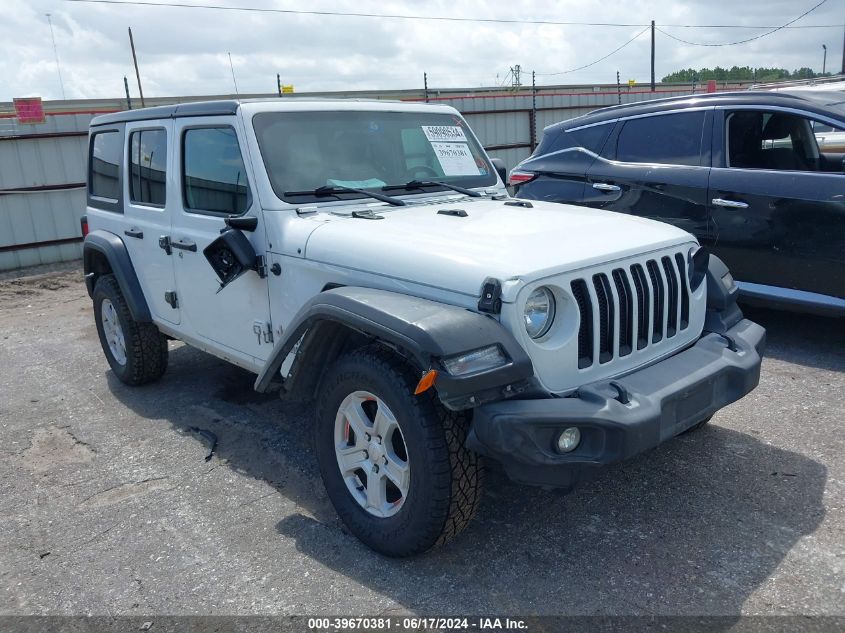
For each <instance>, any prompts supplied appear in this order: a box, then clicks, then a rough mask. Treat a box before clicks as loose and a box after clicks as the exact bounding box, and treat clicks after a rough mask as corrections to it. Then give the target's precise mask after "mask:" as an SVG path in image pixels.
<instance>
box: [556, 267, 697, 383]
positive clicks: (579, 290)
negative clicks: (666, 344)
mask: <svg viewBox="0 0 845 633" xmlns="http://www.w3.org/2000/svg"><path fill="white" fill-rule="evenodd" d="M571 288H572V295H573V296H574V298H575V301H576V303H577V304H578V311H579V313H580V315H581V324H580V326H579V330H578V368H579V369H585V368H587V367H592V366H593V365H594V364H596V363H599V364H604V363H607V362H610V361H611V360H613V358H614V357H615V356H616V355H617V354H618V357H619V358H623V357H625V356H628V355H630V354H632V353H635V352H638V351H640V350H643V349H646V348H647V347H649V346H650V345H654V344H657V343H659V342H660V341H662V340H664V339H671V338H673V337H674V336H675V335H677V334H678V332H680V331H683V330H685V329H686V328H687V327H688V326H689V310H690V296H689V286H688V284H687V264H686V259H685V257H684V255H683V254H681V253H674V254H671V255H668V254H667V255H663V256H659V257H655V258H653V259H649V260H646V261H645V262H644V263H635V264H631V265H627V266H624V267H619V268H614V269H613V270H612V271H611V272H610V274H609V275H608V274H606V273H603V272H602V273H596V274H594V275H592V276H590V277H584V278H580V279H575V280H573V281H572V283H571Z"/></svg>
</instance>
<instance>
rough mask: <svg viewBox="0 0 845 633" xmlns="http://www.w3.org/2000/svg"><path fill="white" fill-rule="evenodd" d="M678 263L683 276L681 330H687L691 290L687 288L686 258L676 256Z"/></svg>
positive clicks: (678, 254)
mask: <svg viewBox="0 0 845 633" xmlns="http://www.w3.org/2000/svg"><path fill="white" fill-rule="evenodd" d="M675 261H676V262H677V263H678V272H679V273H680V275H681V329H682V330H686V329H687V326H688V325H689V288H688V287H687V268H686V262H684V256H683V255H681V254H680V253H677V254H676V255H675Z"/></svg>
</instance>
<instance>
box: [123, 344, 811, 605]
mask: <svg viewBox="0 0 845 633" xmlns="http://www.w3.org/2000/svg"><path fill="white" fill-rule="evenodd" d="M253 379H254V377H253V376H252V375H251V374H249V373H248V372H245V371H243V370H240V369H238V368H236V367H234V366H232V365H229V364H228V363H225V362H224V361H221V360H218V359H216V358H213V357H211V356H209V355H206V354H203V353H201V352H198V351H196V350H193V349H191V348H189V347H185V346H183V347H178V348H176V349H173V350H172V351H171V369H170V371H168V373H167V374H166V375H165V377H164V379H163V380H162V381H161V382H160V383H157V384H155V385H151V386H149V387H146V388H143V389H132V388H129V387H126V386H124V385H122V384H121V383H120V382H119V381H117V379H116V378H115V377H114V376H113V375H111V373H110V372H109V378H108V380H109V386H110V388H111V391H112V393H113V394H114V395H115V397H117V398H118V399H119V400H120V401H121V402H123V403H124V404H125V405H126V406H128V407H129V408H131V409H132V410H133V411H135V412H136V413H137V414H138V415H140V416H142V417H146V418H153V419H166V420H167V421H169V422H170V424H172V425H173V427H174V428H175V429H177V430H178V431H180V432H190V429H191V428H193V427H198V426H199V427H202V428H204V429H207V430H209V431H212V432H213V433H214V434H216V435H217V437H218V445H217V456H218V458H220V459H222V460H225V461H226V463H227V464H228V466H229V467H230V468H232V469H234V470H236V471H237V472H239V473H242V474H244V475H247V476H249V477H253V478H255V479H259V480H263V481H267V482H269V483H271V484H272V485H273V486H275V487H276V489H277V491H278V494H280V495H284V496H286V497H287V498H289V499H291V500H293V501H294V502H295V503H296V506H297V507H298V508H299V510H297V511H295V512H294V513H292V514H289V515H287V516H284V517H280V521H279V523H278V525H277V530H278V532H279V533H280V534H281V535H282V536H284V537H285V538H289V539H293V540H294V541H295V544H296V547H297V550H298V551H300V552H302V553H303V554H305V555H307V556H309V557H312V558H313V559H315V560H317V561H319V562H320V563H321V564H322V565H324V566H326V567H327V568H329V569H331V570H334V571H336V572H338V573H340V574H343V575H344V576H346V577H348V578H350V579H352V580H353V581H355V582H357V583H360V584H362V585H364V586H367V587H368V588H370V589H371V590H373V591H375V592H377V593H379V594H382V595H384V596H386V597H389V598H390V599H391V600H393V601H395V603H397V604H399V605H401V607H400V608H399V609H398V611H397V612H390V613H391V614H392V613H401V612H403V611H405V610H407V611H410V612H415V613H423V614H431V615H456V614H482V615H483V614H502V613H506V614H514V615H529V614H532V615H558V614H572V615H594V614H596V615H632V614H637V615H653V614H694V615H709V614H713V615H717V614H718V615H732V616H733V615H738V614H739V613H740V612H741V609H742V607H743V604H744V603H745V602H746V600H747V599H748V597H749V596H750V594H751V593H753V592H754V591H755V590H756V589H757V588H759V587H760V586H761V585H763V584H764V582H765V581H766V580H767V579H768V578H769V577H770V576H771V575H772V574H773V573H774V572H775V570H776V569H777V567H778V566H779V564H780V563H781V561H782V560H783V559H784V557H785V556H786V554H787V553H788V552H789V551H790V549H791V548H792V547H793V546H795V544H796V543H797V542H798V540H799V539H801V537H802V536H805V535H808V534H810V533H812V532H813V531H814V530H815V529H816V527H817V526H818V525H819V523H820V522H821V520H822V518H823V517H824V507H823V504H822V495H823V492H824V488H825V482H826V478H827V471H826V469H825V467H824V466H823V465H821V464H819V463H817V462H815V461H813V460H812V459H809V458H807V457H805V456H803V455H800V454H798V453H794V452H790V451H786V450H782V449H779V448H776V447H774V446H771V445H767V444H765V443H763V442H760V441H758V440H757V439H755V438H754V437H752V436H751V435H747V434H743V433H738V432H736V431H732V430H729V429H726V428H722V427H719V426H718V425H710V426H708V427H705V428H704V429H702V430H700V431H697V432H694V433H689V434H686V435H683V436H681V437H679V438H677V439H676V440H674V441H672V442H670V443H668V444H666V445H664V446H663V447H660V448H658V449H656V450H654V451H651V452H650V453H648V454H646V455H643V456H641V457H640V458H638V459H635V460H632V461H630V462H627V463H625V464H620V465H617V466H614V467H611V468H609V469H607V470H606V471H605V472H604V473H603V475H602V476H601V477H600V478H599V479H597V480H594V481H592V482H589V483H586V484H584V485H582V487H580V488H579V489H578V490H576V491H575V492H573V493H571V494H569V495H564V494H561V493H559V492H555V491H544V490H540V489H534V488H527V487H521V486H518V485H515V484H512V483H510V482H509V481H508V480H506V479H505V478H504V477H503V476H502V475H500V474H498V473H497V472H492V473H491V474H490V476H489V477H488V482H487V484H488V485H487V487H486V492H485V495H484V498H483V501H482V504H481V507H480V510H479V512H478V515H477V517H476V519H475V521H474V522H473V523H472V524H471V525H470V527H469V528H468V529H467V531H466V532H464V533H463V534H462V535H461V536H460V537H459V538H458V539H457V540H456V541H454V542H453V543H451V544H448V545H446V546H444V547H441V548H439V549H435V550H432V551H431V552H429V553H426V554H424V555H422V556H418V557H416V558H413V559H406V560H397V559H388V558H385V557H383V556H380V555H378V554H376V553H374V552H372V551H371V550H369V549H368V548H366V547H365V546H364V545H362V544H361V543H360V542H358V541H357V540H356V539H355V538H354V537H353V536H352V535H351V534H349V533H348V532H347V531H346V530H345V529H344V528H343V526H342V524H341V523H340V521H339V520H338V519H337V516H336V515H335V513H334V511H333V510H332V508H331V506H330V505H329V503H328V501H327V500H326V498H325V494H324V493H323V492H322V490H320V493H321V494H315V490H316V489H317V488H318V487H319V483H315V482H318V473H317V468H316V464H315V463H314V460H313V458H312V457H311V450H310V446H311V439H310V421H311V409H310V407H307V406H305V405H298V404H286V403H283V402H280V401H279V400H278V398H277V397H276V396H268V395H261V394H256V393H254V392H253V391H252V382H253ZM758 606H759V605H758ZM326 608H328V607H326ZM763 608H765V609H771V610H772V611H774V612H777V610H778V605H777V604H770V605H769V606H768V607H765V606H764V607H763Z"/></svg>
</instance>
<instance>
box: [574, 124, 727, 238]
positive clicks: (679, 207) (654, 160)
mask: <svg viewBox="0 0 845 633" xmlns="http://www.w3.org/2000/svg"><path fill="white" fill-rule="evenodd" d="M711 117H712V111H710V110H695V111H689V112H677V113H670V114H660V115H653V116H645V117H637V118H633V119H629V120H627V121H623V122H620V123H619V124H617V126H616V128H615V129H614V131H613V133H612V134H611V136H610V138H609V139H608V140H607V143H606V144H605V148H604V150H603V151H602V156H600V157H599V158H597V159H596V161H595V162H594V163H593V164H592V165H591V166H590V168H589V169H588V170H587V182H586V186H585V188H584V201H585V203H586V204H587V205H589V206H592V207H596V208H599V209H607V210H610V211H619V212H621V213H630V214H631V215H638V216H641V217H644V218H650V219H652V220H658V221H661V222H668V223H669V224H674V225H675V226H677V227H679V228H681V229H684V230H685V231H688V232H690V233H692V234H693V235H695V236H696V237H697V238H698V239H699V241H700V242H701V243H703V244H706V243H707V242H708V240H709V237H710V231H709V226H708V213H707V179H708V176H709V173H710V147H709V136H710V134H709V126H710V125H711V123H710V120H711ZM705 138H706V139H708V142H704V141H703V139H705Z"/></svg>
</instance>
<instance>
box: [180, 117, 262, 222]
mask: <svg viewBox="0 0 845 633" xmlns="http://www.w3.org/2000/svg"><path fill="white" fill-rule="evenodd" d="M182 186H183V190H184V204H185V209H186V210H188V211H191V212H193V213H209V214H233V215H240V214H242V213H244V211H246V210H247V208H248V207H249V186H248V185H247V178H246V169H245V167H244V161H243V158H242V157H241V148H240V146H239V145H238V137H237V136H236V135H235V130H234V129H232V128H230V127H210V128H193V129H189V130H185V134H184V137H183V140H182Z"/></svg>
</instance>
